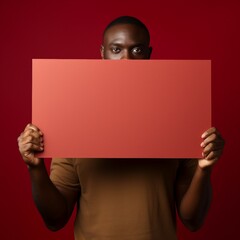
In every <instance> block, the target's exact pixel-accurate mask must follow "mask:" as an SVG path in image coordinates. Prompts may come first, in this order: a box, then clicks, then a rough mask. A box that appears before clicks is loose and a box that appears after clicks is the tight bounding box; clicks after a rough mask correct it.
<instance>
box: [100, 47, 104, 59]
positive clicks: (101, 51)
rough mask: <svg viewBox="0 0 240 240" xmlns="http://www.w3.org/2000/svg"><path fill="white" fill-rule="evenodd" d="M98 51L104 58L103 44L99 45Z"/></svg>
mask: <svg viewBox="0 0 240 240" xmlns="http://www.w3.org/2000/svg"><path fill="white" fill-rule="evenodd" d="M100 53H101V57H102V59H104V46H103V45H101V47H100Z"/></svg>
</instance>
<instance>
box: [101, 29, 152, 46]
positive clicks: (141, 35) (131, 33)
mask: <svg viewBox="0 0 240 240" xmlns="http://www.w3.org/2000/svg"><path fill="white" fill-rule="evenodd" d="M103 43H104V44H113V43H120V44H124V43H132V44H134V43H138V44H139V43H141V44H146V45H148V44H149V38H148V34H147V32H146V30H145V29H143V28H142V27H140V26H136V25H134V24H117V25H114V26H112V27H110V28H109V29H107V31H106V32H105V34H104V38H103Z"/></svg>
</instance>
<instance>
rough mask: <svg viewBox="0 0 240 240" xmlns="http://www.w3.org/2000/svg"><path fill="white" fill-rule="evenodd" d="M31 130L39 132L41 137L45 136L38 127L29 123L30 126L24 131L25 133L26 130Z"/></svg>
mask: <svg viewBox="0 0 240 240" xmlns="http://www.w3.org/2000/svg"><path fill="white" fill-rule="evenodd" d="M29 129H31V130H32V131H36V132H38V133H39V134H40V135H43V133H42V132H41V131H40V129H39V128H38V127H37V126H35V125H33V124H31V123H29V124H28V125H27V126H26V128H25V129H24V131H25V130H29Z"/></svg>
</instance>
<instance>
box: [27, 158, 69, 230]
mask: <svg viewBox="0 0 240 240" xmlns="http://www.w3.org/2000/svg"><path fill="white" fill-rule="evenodd" d="M29 173H30V178H31V183H32V195H33V199H34V202H35V204H36V206H37V208H38V210H39V212H40V214H41V215H42V218H43V220H44V222H45V224H46V225H47V227H48V228H49V229H51V230H52V231H55V230H58V229H60V228H61V227H63V226H64V225H65V223H66V222H67V219H68V209H67V203H66V200H65V199H64V197H63V196H62V195H61V193H60V192H59V191H58V189H57V188H56V187H55V186H54V184H53V183H52V182H51V180H50V178H49V176H48V173H47V170H46V168H45V165H44V163H43V162H42V164H41V165H40V166H37V167H29Z"/></svg>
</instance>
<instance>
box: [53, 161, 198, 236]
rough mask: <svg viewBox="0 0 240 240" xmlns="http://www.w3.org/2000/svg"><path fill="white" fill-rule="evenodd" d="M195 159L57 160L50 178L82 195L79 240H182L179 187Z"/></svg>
mask: <svg viewBox="0 0 240 240" xmlns="http://www.w3.org/2000/svg"><path fill="white" fill-rule="evenodd" d="M196 162H197V161H195V160H177V159H165V160H164V159H75V158H69V159H66V158H61V159H60V158H59V159H53V160H52V164H51V174H50V178H51V180H52V182H53V183H54V184H55V185H56V186H59V187H62V188H66V189H68V190H72V191H78V192H79V196H80V197H79V200H78V204H77V205H78V209H77V216H76V220H75V225H74V234H75V239H76V240H113V239H114V240H158V239H159V240H161V239H164V240H176V239H177V237H176V211H175V198H174V197H175V186H176V183H177V182H180V183H181V184H190V182H191V178H192V175H193V173H194V171H195V167H196Z"/></svg>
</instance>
